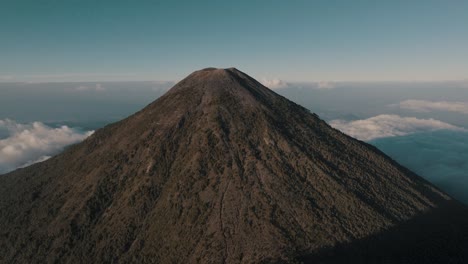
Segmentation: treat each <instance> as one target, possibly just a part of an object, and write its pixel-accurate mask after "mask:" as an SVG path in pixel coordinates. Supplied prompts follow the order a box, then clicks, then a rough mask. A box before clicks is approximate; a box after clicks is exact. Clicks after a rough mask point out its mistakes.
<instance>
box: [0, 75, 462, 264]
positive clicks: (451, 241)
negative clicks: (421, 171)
mask: <svg viewBox="0 0 468 264" xmlns="http://www.w3.org/2000/svg"><path fill="white" fill-rule="evenodd" d="M0 212H1V214H0V226H1V229H0V246H1V251H2V253H1V255H0V261H1V262H3V263H13V262H22V263H44V262H50V263H100V262H104V263H129V262H131V263H284V262H286V263H288V262H289V263H298V262H299V263H300V262H301V261H302V262H312V263H314V262H315V261H317V262H321V263H327V262H328V261H335V262H333V263H336V261H338V262H339V261H340V260H344V261H345V262H347V263H350V262H353V261H356V262H360V263H362V262H370V263H377V262H380V261H382V262H386V263H388V262H395V263H401V262H414V263H418V262H421V263H429V262H430V261H427V260H434V261H438V260H440V261H443V262H445V261H448V262H450V261H452V263H454V262H458V261H463V260H466V257H467V253H466V252H465V248H466V246H467V242H466V241H467V240H468V239H467V238H468V232H467V230H468V228H467V223H468V220H467V219H468V217H467V209H466V208H465V207H464V206H463V205H461V204H459V203H458V202H457V201H454V200H453V199H451V198H450V197H449V196H448V195H446V194H444V193H443V192H441V191H439V190H438V189H437V188H435V187H434V186H432V185H431V184H430V183H428V182H426V181H425V180H423V179H422V178H420V177H419V176H417V175H415V174H414V173H412V172H411V171H409V170H408V169H406V168H404V167H402V166H400V165H398V164H397V163H396V162H394V161H393V160H391V159H390V158H389V157H387V156H386V155H384V154H383V153H382V152H380V151H379V150H378V149H376V148H375V147H373V146H371V145H368V144H366V143H363V142H361V141H358V140H356V139H353V138H351V137H349V136H347V135H345V134H343V133H341V132H339V131H338V130H335V129H333V128H332V127H330V126H329V125H328V124H326V123H325V122H324V121H322V120H321V119H319V117H318V116H317V115H315V114H312V113H310V112H309V111H308V110H307V109H305V108H303V107H301V106H299V105H297V104H295V103H293V102H291V101H289V100H287V99H285V98H284V97H282V96H280V95H278V94H276V93H275V92H273V91H271V90H270V89H268V88H266V87H264V86H263V85H261V84H260V83H259V82H257V81H256V80H254V79H253V78H251V77H250V76H248V75H246V74H245V73H243V72H241V71H239V70H237V69H235V68H230V69H215V68H207V69H203V70H200V71H196V72H194V73H192V74H190V75H189V76H188V77H186V78H185V79H184V80H182V81H180V82H179V83H178V84H176V85H175V86H174V87H173V88H172V89H171V90H169V91H168V92H167V93H166V94H165V95H163V96H162V97H160V98H159V99H157V100H156V101H154V102H153V103H151V104H149V105H148V106H147V107H145V108H144V109H142V110H141V111H139V112H137V113H135V114H134V115H132V116H130V117H128V118H126V119H124V120H122V121H120V122H117V123H114V124H111V125H108V126H106V127H104V128H102V129H99V130H98V131H96V132H95V133H94V134H93V135H92V136H90V137H89V138H87V139H86V140H85V141H83V142H82V143H79V144H76V145H73V146H71V147H69V148H68V149H67V150H65V151H64V152H63V153H62V154H60V155H57V156H55V157H53V158H51V159H49V160H47V161H45V162H41V163H38V164H35V165H32V166H30V167H27V168H23V169H18V170H16V171H14V172H11V173H8V174H6V175H2V176H0ZM446 263H447V262H446Z"/></svg>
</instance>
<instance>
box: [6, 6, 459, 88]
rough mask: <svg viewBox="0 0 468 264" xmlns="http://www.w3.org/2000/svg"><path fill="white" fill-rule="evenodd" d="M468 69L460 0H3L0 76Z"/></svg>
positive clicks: (367, 74) (407, 75) (438, 73)
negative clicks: (219, 69)
mask: <svg viewBox="0 0 468 264" xmlns="http://www.w3.org/2000/svg"><path fill="white" fill-rule="evenodd" d="M208 66H214V67H230V66H235V67H237V68H239V69H241V70H244V71H246V72H247V73H249V74H252V75H253V76H254V77H257V78H261V77H266V78H280V79H285V80H289V81H315V80H351V81H352V80H454V79H466V78H468V1H457V0H450V1H441V0H438V1H436V0H421V1H416V0H414V1H411V0H404V1H398V0H392V1H375V0H373V1H358V0H356V1H347V0H343V1H333V0H327V1H312V0H311V1H294V0H292V1H284V0H283V1H274V0H272V1H267V0H265V1H256V0H250V1H241V0H237V1H221V0H218V1H203V0H200V1H194V0H190V1H176V0H172V1H156V0H155V1H130V0H128V1H119V0H112V1H105V0H100V1H97V0H92V1H86V0H75V1H72V0H56V1H52V0H41V1H40V0H30V1H25V0H0V81H57V80H65V81H87V80H178V79H180V78H182V77H184V76H185V75H187V74H188V73H190V72H191V71H193V70H196V69H199V68H204V67H208Z"/></svg>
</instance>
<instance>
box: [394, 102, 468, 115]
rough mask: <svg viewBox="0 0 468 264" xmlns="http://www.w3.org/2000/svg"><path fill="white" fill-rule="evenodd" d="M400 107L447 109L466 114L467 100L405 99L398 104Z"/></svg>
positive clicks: (427, 110)
mask: <svg viewBox="0 0 468 264" xmlns="http://www.w3.org/2000/svg"><path fill="white" fill-rule="evenodd" d="M398 106H399V107H400V108H402V109H407V110H412V111H416V112H423V113H427V112H432V111H447V112H456V113H462V114H468V102H450V101H426V100H405V101H402V102H400V103H399V104H398Z"/></svg>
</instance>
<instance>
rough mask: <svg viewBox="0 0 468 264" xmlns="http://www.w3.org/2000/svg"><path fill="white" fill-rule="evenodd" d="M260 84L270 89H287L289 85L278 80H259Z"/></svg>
mask: <svg viewBox="0 0 468 264" xmlns="http://www.w3.org/2000/svg"><path fill="white" fill-rule="evenodd" d="M261 83H262V84H263V85H265V86H266V87H268V88H270V89H281V88H287V87H289V83H287V82H285V81H283V80H280V79H265V78H263V79H262V80H261Z"/></svg>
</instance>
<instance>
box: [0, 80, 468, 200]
mask: <svg viewBox="0 0 468 264" xmlns="http://www.w3.org/2000/svg"><path fill="white" fill-rule="evenodd" d="M265 82H266V83H267V84H268V85H270V86H271V87H274V88H275V91H276V92H278V93H280V94H281V95H283V96H285V97H287V98H289V99H291V100H293V101H295V102H297V103H299V104H301V105H303V106H305V107H306V108H308V109H310V110H311V111H312V112H315V113H317V114H318V115H319V116H320V117H321V118H323V119H325V120H327V121H328V122H330V123H331V124H332V125H334V126H335V127H337V128H339V129H341V130H344V132H346V133H348V134H350V135H352V136H354V137H357V138H359V139H361V140H365V141H368V142H370V143H372V144H374V145H376V146H377V147H379V148H380V149H381V150H383V151H384V152H386V153H387V154H388V155H390V156H391V157H392V158H394V159H395V160H397V161H398V162H400V163H401V164H403V165H405V166H407V167H409V168H410V169H412V170H414V171H415V172H417V173H418V174H420V175H421V176H423V177H426V179H428V180H430V181H431V182H433V183H435V184H437V185H438V186H440V187H441V188H442V189H444V190H445V191H447V192H448V193H450V194H452V195H454V196H455V197H457V198H459V199H461V200H463V201H465V202H468V196H467V195H466V190H468V175H467V174H468V173H467V171H468V157H466V155H464V153H468V144H467V143H466V142H468V133H467V132H466V129H467V128H468V85H467V83H466V82H426V83H425V82H414V83H398V82H380V83H346V82H317V83H287V82H283V81H278V80H276V81H273V82H272V81H265ZM173 84H174V83H173V82H100V83H96V82H87V83H0V91H1V94H2V96H1V97H0V138H1V140H0V173H2V172H6V171H9V170H12V169H13V168H15V167H18V166H24V165H27V164H29V163H31V162H34V161H37V160H41V159H43V158H46V157H48V156H50V155H53V154H56V153H57V152H59V151H60V150H61V149H63V147H65V146H66V145H68V144H71V143H75V142H78V141H80V140H82V138H84V137H85V135H86V133H90V132H91V131H93V130H95V129H98V128H100V127H102V126H104V125H105V124H107V123H110V122H115V121H117V120H120V119H122V118H124V117H126V116H128V115H130V114H131V113H133V112H135V111H137V110H139V109H141V108H142V107H143V106H145V105H147V104H148V103H150V102H151V101H153V100H154V99H156V98H157V97H159V96H161V95H162V94H163V93H164V92H165V91H167V90H168V89H169V88H170V87H171V86H172V85H173ZM7 119H8V121H7ZM33 122H39V123H36V126H34V124H33ZM63 126H66V127H63ZM46 135H47V136H46ZM25 138H27V139H29V141H25V140H24V139H25ZM28 142H29V143H28ZM31 142H32V143H31ZM34 142H41V144H36V143H34Z"/></svg>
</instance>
